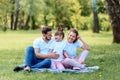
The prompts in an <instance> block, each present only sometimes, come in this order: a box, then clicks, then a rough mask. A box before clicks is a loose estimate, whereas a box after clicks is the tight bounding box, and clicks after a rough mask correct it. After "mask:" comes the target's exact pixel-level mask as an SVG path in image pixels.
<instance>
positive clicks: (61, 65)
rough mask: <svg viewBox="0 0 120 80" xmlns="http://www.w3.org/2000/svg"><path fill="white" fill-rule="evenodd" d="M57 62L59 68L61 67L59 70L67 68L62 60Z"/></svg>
mask: <svg viewBox="0 0 120 80" xmlns="http://www.w3.org/2000/svg"><path fill="white" fill-rule="evenodd" d="M56 64H57V65H56V67H57V69H59V70H64V69H65V68H64V66H63V64H62V63H61V62H56Z"/></svg>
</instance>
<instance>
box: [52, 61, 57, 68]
mask: <svg viewBox="0 0 120 80" xmlns="http://www.w3.org/2000/svg"><path fill="white" fill-rule="evenodd" d="M51 69H56V63H55V61H53V60H51Z"/></svg>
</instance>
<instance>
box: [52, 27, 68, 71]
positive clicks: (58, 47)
mask: <svg viewBox="0 0 120 80" xmlns="http://www.w3.org/2000/svg"><path fill="white" fill-rule="evenodd" d="M54 36H55V41H54V42H53V43H52V45H51V46H50V53H57V54H59V58H57V59H51V60H52V65H51V68H52V69H59V70H63V69H64V66H63V64H62V63H61V61H62V60H63V58H64V56H63V49H64V48H65V45H66V43H65V41H64V40H63V38H64V32H63V29H61V28H58V30H57V31H56V33H55V35H54Z"/></svg>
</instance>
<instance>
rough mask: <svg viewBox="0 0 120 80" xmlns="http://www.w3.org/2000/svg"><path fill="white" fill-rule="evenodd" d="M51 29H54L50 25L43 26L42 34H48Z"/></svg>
mask: <svg viewBox="0 0 120 80" xmlns="http://www.w3.org/2000/svg"><path fill="white" fill-rule="evenodd" d="M49 31H52V29H51V28H49V27H43V28H42V34H47V32H49Z"/></svg>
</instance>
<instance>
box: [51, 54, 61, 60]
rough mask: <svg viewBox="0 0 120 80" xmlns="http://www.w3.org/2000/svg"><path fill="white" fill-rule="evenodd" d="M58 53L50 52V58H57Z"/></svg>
mask: <svg viewBox="0 0 120 80" xmlns="http://www.w3.org/2000/svg"><path fill="white" fill-rule="evenodd" d="M59 56H60V55H59V54H56V52H54V53H51V58H53V59H57V58H58V57H59Z"/></svg>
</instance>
